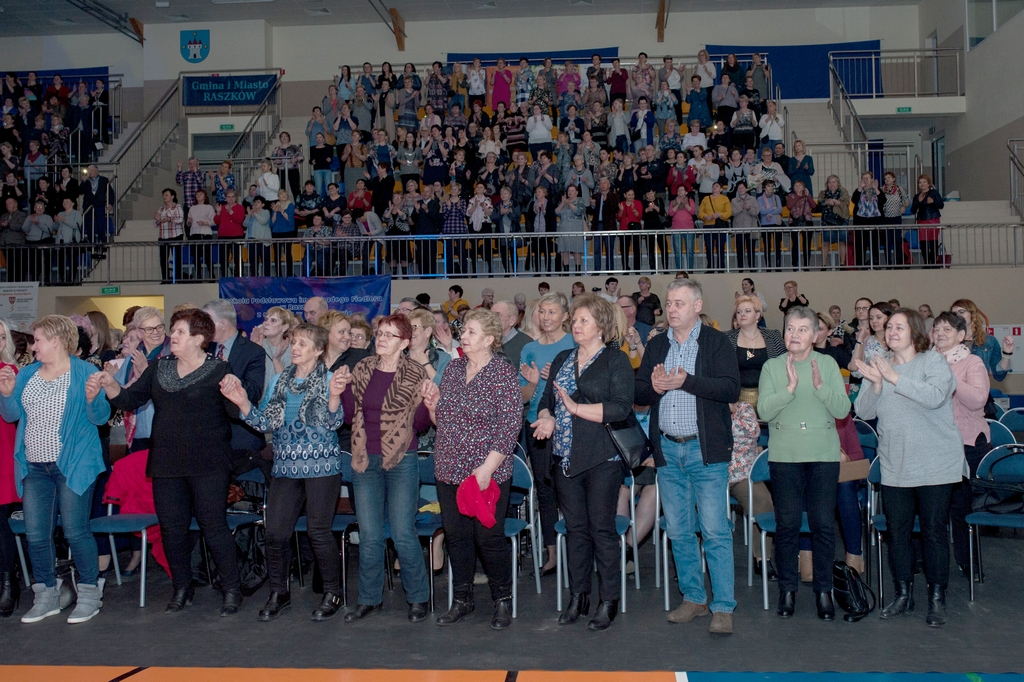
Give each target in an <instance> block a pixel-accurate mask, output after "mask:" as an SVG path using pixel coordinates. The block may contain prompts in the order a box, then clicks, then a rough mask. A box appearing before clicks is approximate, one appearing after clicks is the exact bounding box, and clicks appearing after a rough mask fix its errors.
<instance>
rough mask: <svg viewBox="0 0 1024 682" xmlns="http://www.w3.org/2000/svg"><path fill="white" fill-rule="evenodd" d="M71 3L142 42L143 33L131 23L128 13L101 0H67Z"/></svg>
mask: <svg viewBox="0 0 1024 682" xmlns="http://www.w3.org/2000/svg"><path fill="white" fill-rule="evenodd" d="M66 2H67V3H68V4H69V5H72V6H73V7H77V8H78V9H80V10H82V11H83V12H85V13H86V14H88V15H89V16H91V17H93V18H95V19H98V20H99V21H102V22H103V23H104V24H106V25H107V26H109V27H110V28H112V29H114V30H115V31H117V32H118V33H121V34H123V35H126V36H128V37H129V38H131V39H132V40H135V41H138V43H139V44H140V45H141V44H142V34H141V32H139V31H137V30H136V29H135V27H134V26H133V25H132V24H130V23H129V22H130V21H131V20H130V19H129V18H128V14H127V13H126V12H125V13H118V12H115V11H114V10H113V9H111V8H110V7H107V6H106V5H104V4H103V3H102V2H99V0H66Z"/></svg>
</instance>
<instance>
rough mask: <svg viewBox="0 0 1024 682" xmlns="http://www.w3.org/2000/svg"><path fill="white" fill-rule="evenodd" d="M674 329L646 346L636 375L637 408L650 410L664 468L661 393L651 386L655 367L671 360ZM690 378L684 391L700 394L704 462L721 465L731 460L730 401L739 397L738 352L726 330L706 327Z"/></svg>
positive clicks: (652, 433) (657, 451)
mask: <svg viewBox="0 0 1024 682" xmlns="http://www.w3.org/2000/svg"><path fill="white" fill-rule="evenodd" d="M671 333H672V330H671V329H669V330H668V332H667V333H665V334H658V335H657V336H655V337H654V338H653V339H651V340H650V342H649V343H648V344H647V350H646V351H644V359H643V361H642V362H641V363H640V369H638V370H637V373H636V398H635V401H636V404H637V405H650V406H651V421H650V428H649V433H650V439H651V445H652V446H653V448H654V462H655V464H656V465H657V466H665V456H664V454H663V453H662V451H661V427H660V426H659V425H658V417H659V412H660V410H659V407H660V405H661V395H660V394H659V393H658V392H657V391H655V390H654V386H653V385H652V384H651V373H652V372H653V371H654V367H655V365H660V364H662V363H664V362H665V358H666V357H668V350H669V337H668V335H669V334H671ZM694 370H695V371H694V373H693V374H690V375H689V376H687V377H686V381H684V382H683V387H682V389H681V390H684V391H686V392H687V393H692V394H693V395H695V396H697V435H698V437H699V440H700V451H701V456H702V457H703V458H704V464H705V465H707V464H717V463H719V462H728V461H730V460H731V459H732V415H730V414H729V403H734V402H736V401H737V400H738V399H739V397H740V369H739V365H738V364H737V362H736V351H735V349H733V347H732V345H731V344H730V343H729V340H728V339H727V338H726V336H725V334H723V333H722V332H720V331H718V330H716V329H714V328H712V327H708V326H707V325H701V327H700V334H699V335H698V336H697V365H696V367H695V368H694Z"/></svg>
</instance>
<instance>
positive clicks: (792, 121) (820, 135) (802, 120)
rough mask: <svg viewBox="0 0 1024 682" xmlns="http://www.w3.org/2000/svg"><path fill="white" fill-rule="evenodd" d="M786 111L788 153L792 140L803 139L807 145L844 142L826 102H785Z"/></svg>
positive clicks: (791, 146) (790, 149)
mask: <svg viewBox="0 0 1024 682" xmlns="http://www.w3.org/2000/svg"><path fill="white" fill-rule="evenodd" d="M786 113H787V117H786V125H787V127H788V128H789V137H790V139H789V140H788V143H787V144H786V152H787V153H789V154H792V153H793V141H794V140H803V141H804V142H805V143H806V144H808V145H814V144H842V143H843V142H845V140H843V136H842V134H841V133H840V132H839V130H838V129H837V128H836V124H835V120H834V119H833V117H832V111H831V110H830V109H829V108H828V103H827V102H786ZM815 175H817V173H816V174H815Z"/></svg>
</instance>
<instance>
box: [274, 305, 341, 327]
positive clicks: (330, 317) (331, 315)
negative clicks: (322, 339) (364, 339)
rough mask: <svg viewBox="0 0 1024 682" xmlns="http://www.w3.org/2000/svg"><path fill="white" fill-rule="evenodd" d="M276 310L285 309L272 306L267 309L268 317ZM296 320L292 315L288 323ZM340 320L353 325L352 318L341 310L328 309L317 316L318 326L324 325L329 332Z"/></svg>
mask: <svg viewBox="0 0 1024 682" xmlns="http://www.w3.org/2000/svg"><path fill="white" fill-rule="evenodd" d="M274 310H284V308H271V309H270V310H268V311H267V315H266V317H270V313H271V312H272V311H274ZM285 312H286V313H288V311H287V310H285ZM288 315H289V316H291V313H288ZM294 320H295V318H294V317H293V316H292V317H291V320H290V324H289V325H288V326H289V327H290V326H291V323H294ZM339 322H348V323H349V324H350V325H351V324H352V318H351V317H349V316H348V315H346V314H345V313H343V312H341V311H340V310H328V311H327V312H326V313H324V314H323V315H321V316H320V317H318V318H316V324H317V326H318V327H323V328H324V329H326V330H327V331H328V332H330V331H331V329H333V328H334V325H336V324H338V323H339Z"/></svg>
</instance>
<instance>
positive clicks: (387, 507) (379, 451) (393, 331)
mask: <svg viewBox="0 0 1024 682" xmlns="http://www.w3.org/2000/svg"><path fill="white" fill-rule="evenodd" d="M375 338H376V344H375V349H376V355H373V356H371V357H368V358H365V359H363V360H361V361H360V362H359V363H358V364H356V367H355V369H354V370H352V372H351V374H352V380H351V382H350V384H349V388H347V389H346V391H345V395H344V396H343V400H344V405H345V421H346V422H348V423H351V424H352V481H353V484H354V492H355V498H354V504H355V509H356V518H357V519H358V521H359V602H358V605H357V606H356V607H355V609H353V610H352V611H349V612H348V613H347V614H345V622H346V623H353V622H355V621H357V620H360V619H362V618H365V617H366V616H369V615H371V614H373V613H377V612H380V611H381V610H382V609H383V607H384V604H383V593H384V542H385V537H384V526H385V523H387V524H388V525H389V526H390V531H391V540H392V541H393V542H394V545H395V550H396V551H397V552H398V560H399V562H400V563H401V566H402V587H403V588H404V589H405V596H406V600H407V601H408V602H409V622H411V623H419V622H422V621H424V620H426V618H427V599H428V598H429V596H430V588H429V585H428V582H427V581H428V577H427V568H426V564H425V563H424V561H423V552H422V550H421V549H420V541H419V537H418V536H417V535H416V510H417V508H418V507H419V490H420V469H419V462H418V460H417V456H416V450H417V446H418V439H417V435H416V434H417V433H419V432H420V431H424V430H426V427H427V426H428V425H429V416H428V413H427V410H426V409H425V408H423V407H422V402H423V396H422V387H423V384H424V383H425V382H426V383H429V381H430V380H429V379H427V376H426V374H425V373H424V371H423V368H422V367H420V366H419V365H418V364H416V363H415V362H413V361H411V360H409V358H408V357H407V356H406V355H405V354H404V351H405V349H406V348H408V347H409V342H410V341H411V340H412V327H411V326H410V325H409V320H407V319H406V318H405V317H404V316H402V315H388V316H387V317H385V318H383V319H382V320H381V321H380V324H379V325H378V326H377V333H376V335H375Z"/></svg>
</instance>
